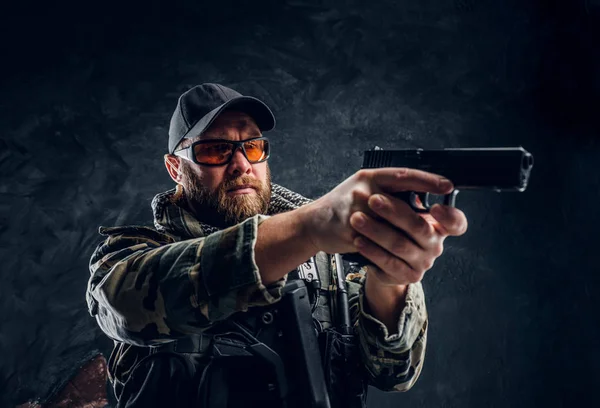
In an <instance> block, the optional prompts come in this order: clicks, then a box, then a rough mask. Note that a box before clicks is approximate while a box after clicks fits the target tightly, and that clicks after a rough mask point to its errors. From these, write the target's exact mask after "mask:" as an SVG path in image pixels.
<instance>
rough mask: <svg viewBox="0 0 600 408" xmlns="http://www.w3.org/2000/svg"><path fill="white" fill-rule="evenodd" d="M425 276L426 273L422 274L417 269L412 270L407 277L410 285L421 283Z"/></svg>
mask: <svg viewBox="0 0 600 408" xmlns="http://www.w3.org/2000/svg"><path fill="white" fill-rule="evenodd" d="M424 274H425V272H424V271H423V272H421V271H418V270H416V269H411V270H410V272H409V273H408V274H407V276H406V280H407V281H408V283H417V282H421V280H422V279H423V275H424Z"/></svg>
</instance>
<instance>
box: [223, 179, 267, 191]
mask: <svg viewBox="0 0 600 408" xmlns="http://www.w3.org/2000/svg"><path fill="white" fill-rule="evenodd" d="M244 185H249V186H250V187H253V188H254V189H255V190H259V189H260V188H261V187H262V183H261V182H260V181H259V180H257V179H255V178H253V177H250V176H242V177H238V178H235V179H232V180H228V181H225V182H223V184H222V185H221V190H222V191H228V190H230V189H232V188H235V187H239V186H244Z"/></svg>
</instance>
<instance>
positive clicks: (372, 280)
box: [365, 266, 408, 335]
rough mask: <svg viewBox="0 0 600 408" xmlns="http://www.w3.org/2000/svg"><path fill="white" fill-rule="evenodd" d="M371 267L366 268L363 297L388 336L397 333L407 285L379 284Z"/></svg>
mask: <svg viewBox="0 0 600 408" xmlns="http://www.w3.org/2000/svg"><path fill="white" fill-rule="evenodd" d="M372 268H373V267H371V266H367V267H366V269H367V276H366V281H365V297H366V301H367V303H368V306H369V309H370V310H371V313H372V314H373V317H375V318H376V319H377V320H379V321H381V322H382V323H383V324H384V325H385V326H386V327H387V329H388V333H389V334H390V335H392V334H396V333H398V319H399V317H400V314H401V313H402V310H403V309H404V306H405V301H406V292H407V290H408V285H386V284H383V283H381V282H380V281H379V280H378V279H377V277H376V274H375V272H374V271H373V269H372Z"/></svg>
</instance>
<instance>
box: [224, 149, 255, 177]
mask: <svg viewBox="0 0 600 408" xmlns="http://www.w3.org/2000/svg"><path fill="white" fill-rule="evenodd" d="M251 169H252V164H250V162H249V161H248V159H246V156H244V152H243V151H242V149H241V148H238V149H236V150H235V152H234V153H233V157H232V158H231V161H230V162H229V166H228V167H227V172H228V173H229V174H230V175H232V176H237V177H239V176H241V175H242V174H248V173H250V170H251Z"/></svg>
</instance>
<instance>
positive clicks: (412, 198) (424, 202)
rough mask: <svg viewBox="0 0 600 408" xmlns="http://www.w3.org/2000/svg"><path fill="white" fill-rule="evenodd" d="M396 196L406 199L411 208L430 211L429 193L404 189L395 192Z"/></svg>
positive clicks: (422, 211) (416, 210) (418, 210)
mask: <svg viewBox="0 0 600 408" xmlns="http://www.w3.org/2000/svg"><path fill="white" fill-rule="evenodd" d="M394 197H397V198H399V199H401V200H402V201H404V202H405V203H406V204H408V205H410V208H412V209H413V210H414V211H415V212H417V213H428V212H429V193H416V192H414V191H402V192H400V193H396V194H394ZM417 199H418V200H419V201H417Z"/></svg>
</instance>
